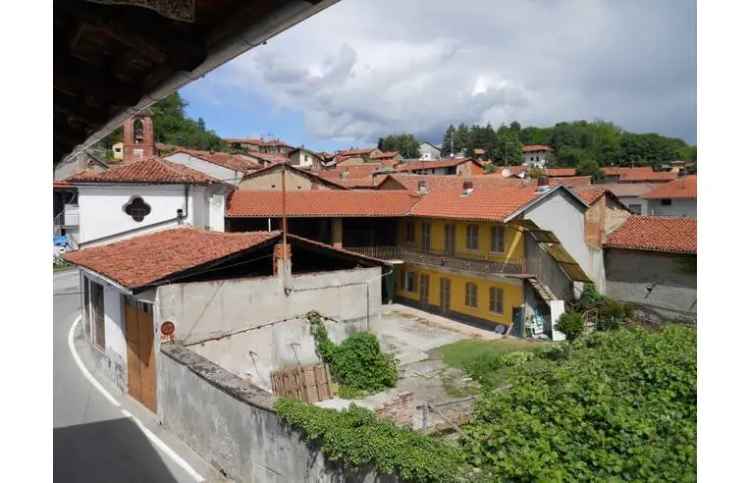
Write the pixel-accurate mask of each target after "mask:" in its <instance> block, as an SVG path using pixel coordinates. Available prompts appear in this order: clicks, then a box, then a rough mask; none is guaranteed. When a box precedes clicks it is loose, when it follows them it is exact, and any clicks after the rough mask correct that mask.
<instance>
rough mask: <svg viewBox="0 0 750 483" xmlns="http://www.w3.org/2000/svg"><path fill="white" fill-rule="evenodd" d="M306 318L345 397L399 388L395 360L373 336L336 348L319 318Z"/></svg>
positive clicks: (353, 339)
mask: <svg viewBox="0 0 750 483" xmlns="http://www.w3.org/2000/svg"><path fill="white" fill-rule="evenodd" d="M307 318H308V320H309V321H310V332H311V333H312V335H313V338H314V339H315V344H316V348H317V351H318V355H319V356H320V358H321V360H322V361H323V362H325V363H326V364H328V365H329V367H330V368H331V375H333V377H334V379H335V380H336V382H338V383H339V384H341V385H342V387H341V394H342V396H354V397H356V396H360V395H363V393H368V392H377V391H380V390H382V389H384V388H387V387H393V386H395V385H396V381H397V380H398V365H397V364H396V360H395V359H394V358H393V356H391V355H390V354H384V353H383V352H382V351H381V350H380V343H379V342H378V339H377V338H376V337H375V336H374V335H373V334H370V333H369V332H357V333H355V334H352V335H351V336H349V337H347V338H346V339H345V340H344V341H343V342H342V343H341V345H336V344H334V343H333V341H331V340H330V339H329V338H328V331H326V328H325V326H324V325H323V320H322V318H321V317H320V315H319V314H317V313H315V312H311V313H309V314H308V315H307Z"/></svg>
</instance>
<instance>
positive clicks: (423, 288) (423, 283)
mask: <svg viewBox="0 0 750 483" xmlns="http://www.w3.org/2000/svg"><path fill="white" fill-rule="evenodd" d="M419 303H421V304H422V305H427V304H429V303H430V276H429V275H425V274H424V273H423V274H421V275H420V276H419Z"/></svg>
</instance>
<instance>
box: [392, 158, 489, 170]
mask: <svg viewBox="0 0 750 483" xmlns="http://www.w3.org/2000/svg"><path fill="white" fill-rule="evenodd" d="M464 163H475V164H477V165H479V166H481V164H480V163H477V161H476V160H474V159H471V158H451V159H436V160H434V161H409V162H406V163H403V164H400V165H399V166H396V171H401V172H404V171H417V170H421V169H436V168H449V167H452V166H459V165H461V164H464Z"/></svg>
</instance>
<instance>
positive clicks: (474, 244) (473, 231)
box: [466, 225, 479, 250]
mask: <svg viewBox="0 0 750 483" xmlns="http://www.w3.org/2000/svg"><path fill="white" fill-rule="evenodd" d="M466 248H468V249H469V250H477V249H479V225H467V226H466Z"/></svg>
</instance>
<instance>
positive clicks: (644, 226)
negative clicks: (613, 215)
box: [605, 216, 698, 253]
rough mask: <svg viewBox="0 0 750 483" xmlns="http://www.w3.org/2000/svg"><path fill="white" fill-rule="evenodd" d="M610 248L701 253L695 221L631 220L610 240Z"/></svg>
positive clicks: (648, 217)
mask: <svg viewBox="0 0 750 483" xmlns="http://www.w3.org/2000/svg"><path fill="white" fill-rule="evenodd" d="M605 245H606V246H607V247H610V248H624V249H630V250H645V251H653V252H665V253H697V252H698V237H697V222H696V220H694V219H691V218H667V217H658V216H631V217H630V218H628V219H627V221H626V222H625V223H624V224H623V225H622V226H620V228H618V229H617V230H615V231H614V232H612V234H611V235H609V237H607V242H606V244H605Z"/></svg>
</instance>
